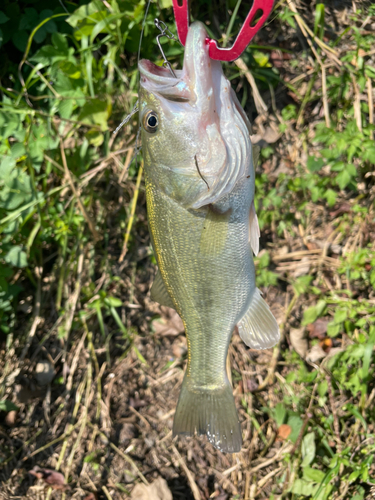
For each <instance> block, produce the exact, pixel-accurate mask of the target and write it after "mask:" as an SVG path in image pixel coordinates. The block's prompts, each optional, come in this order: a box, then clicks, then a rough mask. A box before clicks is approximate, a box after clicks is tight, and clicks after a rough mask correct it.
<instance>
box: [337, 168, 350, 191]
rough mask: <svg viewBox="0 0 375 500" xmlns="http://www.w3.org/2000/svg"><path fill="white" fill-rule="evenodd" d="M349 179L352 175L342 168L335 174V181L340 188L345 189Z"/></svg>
mask: <svg viewBox="0 0 375 500" xmlns="http://www.w3.org/2000/svg"><path fill="white" fill-rule="evenodd" d="M351 180H352V177H351V175H350V173H349V172H348V170H343V171H342V172H340V173H339V174H338V175H337V176H336V182H337V184H338V185H339V188H340V189H345V188H346V186H347V185H348V184H349V182H350V181H351Z"/></svg>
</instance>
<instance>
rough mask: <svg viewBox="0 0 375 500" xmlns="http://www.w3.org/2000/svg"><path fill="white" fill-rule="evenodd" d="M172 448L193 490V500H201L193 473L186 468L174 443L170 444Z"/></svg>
mask: <svg viewBox="0 0 375 500" xmlns="http://www.w3.org/2000/svg"><path fill="white" fill-rule="evenodd" d="M172 450H173V453H174V454H175V455H176V458H177V460H178V462H179V464H180V465H181V467H182V469H183V471H184V472H185V474H186V477H187V480H188V481H189V485H190V488H191V491H192V492H193V496H194V500H202V496H201V494H200V492H199V489H198V486H197V484H196V482H195V481H194V477H193V474H192V473H191V472H190V471H189V469H188V468H187V465H186V463H185V461H184V459H183V458H182V456H181V455H180V453H179V451H178V449H177V448H176V447H175V445H174V444H172Z"/></svg>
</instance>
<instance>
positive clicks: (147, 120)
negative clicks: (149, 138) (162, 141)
mask: <svg viewBox="0 0 375 500" xmlns="http://www.w3.org/2000/svg"><path fill="white" fill-rule="evenodd" d="M158 125H159V120H158V115H157V114H156V113H155V111H148V112H147V113H146V114H145V116H144V117H143V127H144V129H145V130H146V131H147V132H149V133H150V134H154V133H155V132H156V131H157V129H158Z"/></svg>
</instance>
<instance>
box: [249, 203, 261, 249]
mask: <svg viewBox="0 0 375 500" xmlns="http://www.w3.org/2000/svg"><path fill="white" fill-rule="evenodd" d="M249 225H250V230H249V240H250V246H251V248H252V250H253V252H254V255H258V252H259V238H260V229H259V222H258V217H257V214H256V212H255V205H254V201H253V202H252V204H251V207H250V214H249Z"/></svg>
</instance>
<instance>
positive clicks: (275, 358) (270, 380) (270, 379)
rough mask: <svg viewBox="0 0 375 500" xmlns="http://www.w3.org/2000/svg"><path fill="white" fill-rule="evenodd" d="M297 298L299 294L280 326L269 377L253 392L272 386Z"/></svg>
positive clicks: (292, 301) (288, 308)
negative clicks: (287, 326)
mask: <svg viewBox="0 0 375 500" xmlns="http://www.w3.org/2000/svg"><path fill="white" fill-rule="evenodd" d="M297 298H298V296H297V294H294V296H293V298H292V300H291V301H290V304H289V305H288V307H287V310H286V312H285V317H284V321H283V323H282V324H281V325H280V341H279V343H278V344H277V346H275V347H274V349H273V353H272V359H271V362H270V366H269V369H268V373H267V376H266V378H265V379H264V381H263V383H262V384H260V386H259V387H257V388H256V389H255V391H253V392H259V391H263V389H265V388H266V387H267V385H268V384H272V383H273V377H274V374H275V370H276V366H277V361H278V359H279V355H280V351H281V349H280V345H281V342H282V341H283V339H284V328H285V325H286V323H287V321H288V318H289V316H290V313H291V312H292V310H293V307H294V305H295V303H296V301H297Z"/></svg>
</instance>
